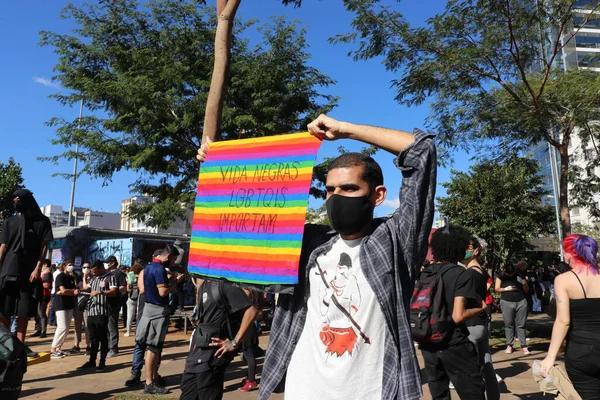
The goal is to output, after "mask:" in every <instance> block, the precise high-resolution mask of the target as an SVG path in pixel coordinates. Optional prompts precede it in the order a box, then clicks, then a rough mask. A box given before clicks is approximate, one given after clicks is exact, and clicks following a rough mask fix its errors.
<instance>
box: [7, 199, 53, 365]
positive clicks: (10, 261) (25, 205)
mask: <svg viewBox="0 0 600 400" xmlns="http://www.w3.org/2000/svg"><path fill="white" fill-rule="evenodd" d="M13 204H14V207H15V211H16V212H17V214H16V215H13V216H12V217H10V218H7V219H6V220H4V224H3V227H2V232H1V233H0V322H2V324H3V325H4V326H5V327H6V328H7V329H10V318H11V317H12V316H13V315H17V317H18V318H17V337H18V338H19V340H20V341H21V342H23V343H25V333H26V332H27V324H28V322H29V319H30V318H31V317H34V316H35V314H36V312H37V306H38V304H37V301H36V300H35V299H34V296H33V293H34V290H35V288H36V285H37V284H36V282H37V281H39V279H40V273H41V270H42V263H43V262H44V259H45V258H46V257H45V256H46V252H47V250H48V242H49V241H50V240H52V239H53V236H52V225H51V224H50V219H48V217H46V216H45V215H44V214H42V211H41V210H40V206H39V205H38V204H37V202H36V201H35V198H34V197H33V193H31V192H30V191H29V190H27V189H19V190H17V191H15V192H14V194H13ZM27 355H28V356H36V355H37V354H36V353H33V352H31V351H29V350H28V354H27Z"/></svg>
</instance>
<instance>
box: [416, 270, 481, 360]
mask: <svg viewBox="0 0 600 400" xmlns="http://www.w3.org/2000/svg"><path fill="white" fill-rule="evenodd" d="M445 265H448V264H434V265H433V268H434V270H438V269H441V268H443V267H445ZM442 280H443V282H444V298H445V300H446V305H447V307H448V313H449V315H450V316H452V312H453V311H454V298H455V297H465V298H467V299H470V300H475V299H476V298H477V293H476V291H475V285H474V284H473V279H472V276H471V272H470V271H468V270H467V269H466V268H464V267H461V266H460V265H456V264H452V266H451V267H450V268H449V269H448V270H447V271H446V272H445V273H444V274H443V275H442ZM468 341H469V330H468V329H467V326H466V325H465V323H460V324H455V325H454V330H453V332H452V335H449V339H448V342H447V343H438V344H435V345H426V344H421V345H420V348H421V349H423V350H428V351H437V350H443V349H445V348H448V346H454V345H457V344H460V343H466V342H468Z"/></svg>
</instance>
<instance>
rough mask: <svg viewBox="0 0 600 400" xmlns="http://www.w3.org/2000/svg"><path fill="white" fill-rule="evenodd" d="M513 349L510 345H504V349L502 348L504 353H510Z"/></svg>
mask: <svg viewBox="0 0 600 400" xmlns="http://www.w3.org/2000/svg"><path fill="white" fill-rule="evenodd" d="M513 351H514V349H513V347H512V346H511V345H508V346H506V350H504V352H505V353H506V354H512V352H513Z"/></svg>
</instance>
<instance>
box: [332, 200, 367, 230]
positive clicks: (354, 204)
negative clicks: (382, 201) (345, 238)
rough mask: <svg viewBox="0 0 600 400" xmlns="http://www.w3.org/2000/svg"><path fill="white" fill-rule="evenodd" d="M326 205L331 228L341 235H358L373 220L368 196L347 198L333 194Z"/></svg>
mask: <svg viewBox="0 0 600 400" xmlns="http://www.w3.org/2000/svg"><path fill="white" fill-rule="evenodd" d="M326 205H327V215H328V216H329V221H330V222H331V227H332V228H333V229H334V230H335V231H336V232H338V233H339V234H341V235H352V234H355V233H358V232H360V231H361V230H362V229H363V228H364V227H365V226H367V224H369V223H370V222H371V220H372V219H373V206H372V205H371V203H370V202H369V196H361V197H347V196H341V195H339V194H333V195H331V197H330V198H329V199H328V200H327V203H326Z"/></svg>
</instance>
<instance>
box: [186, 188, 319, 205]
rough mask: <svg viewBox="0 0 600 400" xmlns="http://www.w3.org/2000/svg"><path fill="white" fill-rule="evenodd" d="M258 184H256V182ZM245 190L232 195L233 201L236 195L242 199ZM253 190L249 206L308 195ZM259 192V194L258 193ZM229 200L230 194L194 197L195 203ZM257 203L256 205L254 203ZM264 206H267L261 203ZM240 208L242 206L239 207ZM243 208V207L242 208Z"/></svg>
mask: <svg viewBox="0 0 600 400" xmlns="http://www.w3.org/2000/svg"><path fill="white" fill-rule="evenodd" d="M257 186H258V184H257ZM244 190H245V192H242V193H241V194H239V196H234V199H233V200H234V201H235V200H236V197H239V199H240V201H242V198H244V196H245V195H246V194H247V193H248V189H244ZM252 190H254V194H251V195H250V199H251V204H250V207H260V206H261V204H260V203H261V202H263V203H264V202H267V203H268V202H274V201H275V199H277V200H278V202H279V203H280V204H282V203H283V202H284V201H286V202H287V201H295V200H306V198H307V197H308V194H307V193H297V194H287V193H278V194H275V193H273V190H280V189H271V191H270V192H268V193H266V192H265V190H264V189H263V191H262V192H259V191H258V189H252ZM232 191H233V192H236V193H237V192H238V191H237V190H232ZM259 193H260V194H259ZM230 200H231V196H198V197H196V203H219V202H229V201H230ZM257 202H258V203H259V204H258V205H257V204H256V203H257ZM263 206H264V207H267V206H265V205H264V204H263ZM240 208H242V207H240ZM242 209H243V208H242Z"/></svg>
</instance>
